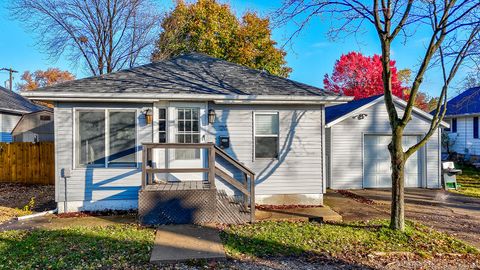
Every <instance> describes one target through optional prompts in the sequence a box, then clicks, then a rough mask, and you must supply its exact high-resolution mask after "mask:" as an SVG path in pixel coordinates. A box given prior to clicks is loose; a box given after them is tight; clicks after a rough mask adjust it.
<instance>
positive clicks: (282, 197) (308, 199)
mask: <svg viewBox="0 0 480 270" xmlns="http://www.w3.org/2000/svg"><path fill="white" fill-rule="evenodd" d="M255 202H256V203H257V204H269V205H323V194H275V195H256V196H255Z"/></svg>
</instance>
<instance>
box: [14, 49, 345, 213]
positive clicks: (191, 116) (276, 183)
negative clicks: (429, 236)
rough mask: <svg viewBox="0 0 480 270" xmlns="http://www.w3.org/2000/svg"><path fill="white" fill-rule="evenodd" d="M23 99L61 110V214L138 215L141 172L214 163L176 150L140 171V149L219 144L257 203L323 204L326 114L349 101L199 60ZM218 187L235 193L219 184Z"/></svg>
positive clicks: (179, 177) (173, 177)
mask: <svg viewBox="0 0 480 270" xmlns="http://www.w3.org/2000/svg"><path fill="white" fill-rule="evenodd" d="M22 94H23V95H24V96H26V97H29V98H31V99H34V100H43V101H53V102H54V104H55V108H54V116H55V121H54V122H55V153H56V154H55V157H56V166H55V167H56V197H55V199H56V201H57V203H58V208H59V211H60V212H62V211H64V210H65V208H66V209H67V210H68V211H78V210H100V209H111V208H114V209H134V208H137V207H138V204H139V202H138V198H139V190H140V186H141V179H145V178H143V177H144V174H142V169H143V170H144V172H145V171H146V170H147V169H148V168H151V166H153V167H156V168H158V169H157V172H165V169H162V168H167V169H168V168H191V167H196V166H198V165H200V166H202V165H204V164H205V163H206V162H209V161H210V160H209V157H208V155H207V153H206V151H204V150H202V151H200V150H195V149H189V150H179V149H170V150H168V151H165V152H162V153H160V154H159V153H157V152H156V153H155V154H154V156H153V157H151V158H152V160H153V162H152V163H151V164H141V160H142V154H143V153H142V149H145V147H146V145H143V147H142V144H143V143H178V144H184V143H187V144H186V145H189V146H192V147H194V146H195V144H197V145H198V144H199V143H204V142H214V143H216V144H217V145H221V146H222V147H223V148H224V149H223V150H224V151H225V152H226V154H227V155H228V156H230V157H232V158H233V159H235V160H238V161H239V162H241V163H242V164H243V165H242V166H246V167H248V168H249V169H250V170H252V171H254V172H255V198H256V201H257V203H260V204H283V203H285V204H322V202H323V194H324V193H325V191H326V182H325V180H326V177H325V169H324V168H325V167H324V165H325V161H324V154H325V150H324V145H325V143H324V140H325V134H324V132H325V122H324V118H325V115H324V112H325V106H326V105H335V104H340V103H345V102H347V101H350V100H351V97H342V96H338V95H337V94H334V93H331V92H328V91H325V90H323V89H319V88H315V87H312V86H308V85H305V84H302V83H298V82H295V81H292V80H289V79H285V78H281V77H277V76H272V75H269V74H267V73H265V72H261V71H257V70H253V69H249V68H246V67H243V66H240V65H237V64H233V63H230V62H226V61H223V60H220V59H216V58H212V57H209V56H206V55H203V54H196V53H193V54H186V55H182V56H179V57H176V58H173V59H170V60H167V61H163V62H157V63H152V64H148V65H144V66H140V67H136V68H132V69H129V70H123V71H119V72H115V73H111V74H106V75H102V76H98V77H92V78H86V79H80V80H75V81H70V82H66V83H62V84H58V85H55V86H51V87H45V88H41V89H37V90H36V91H29V92H23V93H22ZM150 117H152V118H153V119H152V121H151V122H150ZM209 122H210V123H209ZM145 152H146V153H148V152H147V151H145ZM145 155H146V154H145ZM163 163H166V164H165V167H162V166H164V164H163ZM144 165H146V167H145V166H144ZM343 165H344V166H346V168H347V169H346V170H350V168H348V166H349V164H343ZM157 166H158V167H157ZM62 169H63V174H62ZM344 169H345V167H344ZM185 170H187V169H185ZM62 175H63V176H66V177H67V179H63V178H62ZM233 176H234V177H236V178H237V179H238V180H239V181H240V182H241V181H243V179H242V178H238V177H237V175H233ZM201 177H203V176H202V175H200V176H199V175H194V174H193V173H184V174H180V173H175V174H173V173H172V174H170V175H168V176H165V175H162V174H160V175H159V174H156V177H155V178H156V179H157V180H158V179H160V180H168V181H172V182H175V183H177V182H178V181H186V180H204V179H202V178H201ZM227 178H228V177H227ZM160 180H158V181H160ZM65 182H66V183H67V187H66V195H67V196H65ZM147 184H148V183H147ZM215 185H216V188H217V189H224V190H225V191H226V192H227V193H228V194H233V191H232V190H231V186H229V185H228V184H225V183H224V182H223V181H221V179H218V177H217V179H216V181H215ZM177 187H178V186H177ZM65 198H67V200H68V203H67V204H65V203H64V202H65V200H66V199H65ZM175 202H176V201H175ZM177 206H178V204H177Z"/></svg>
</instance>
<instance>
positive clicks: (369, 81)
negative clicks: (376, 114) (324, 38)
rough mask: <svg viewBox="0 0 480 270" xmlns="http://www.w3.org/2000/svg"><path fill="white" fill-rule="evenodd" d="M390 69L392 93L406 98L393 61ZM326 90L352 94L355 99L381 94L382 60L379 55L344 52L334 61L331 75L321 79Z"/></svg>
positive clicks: (347, 94)
mask: <svg viewBox="0 0 480 270" xmlns="http://www.w3.org/2000/svg"><path fill="white" fill-rule="evenodd" d="M390 67H391V71H392V93H393V94H394V95H395V96H398V97H400V98H402V97H403V98H408V96H407V95H406V94H405V92H406V91H405V90H406V88H405V87H403V86H402V83H401V81H400V80H399V79H398V74H397V68H396V67H395V61H391V62H390ZM323 83H324V85H325V89H326V90H330V91H333V92H336V93H342V94H344V95H346V96H354V97H355V99H361V98H366V97H370V96H374V95H380V94H383V93H384V91H383V81H382V62H381V59H380V56H379V55H374V56H373V57H368V56H364V55H363V54H361V53H359V52H350V53H348V54H344V55H342V56H341V57H340V59H339V60H337V62H336V63H335V66H334V68H333V73H332V75H331V76H328V74H325V78H324V79H323Z"/></svg>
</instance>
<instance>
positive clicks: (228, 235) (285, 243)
mask: <svg viewBox="0 0 480 270" xmlns="http://www.w3.org/2000/svg"><path fill="white" fill-rule="evenodd" d="M222 239H223V240H224V243H225V248H226V250H227V252H228V254H229V255H231V256H234V257H236V256H240V257H241V256H244V255H246V256H253V257H265V256H295V255H299V254H302V253H311V254H325V253H326V254H330V255H348V256H361V257H363V256H367V255H368V254H372V253H378V252H411V253H414V254H418V255H421V256H427V257H428V256H434V255H436V254H439V253H440V254H446V253H459V254H477V252H478V251H477V250H476V249H475V248H474V247H471V246H469V245H467V244H464V243H463V242H460V241H458V240H456V239H455V238H453V237H450V236H448V235H446V234H444V233H439V232H437V231H435V230H432V229H430V228H428V227H426V226H423V225H420V224H417V223H412V222H408V225H407V229H406V231H405V232H404V233H402V232H396V231H392V230H390V229H389V228H388V227H387V222H386V221H377V222H373V223H364V222H355V223H342V224H319V223H314V222H261V223H256V224H253V225H235V226H229V227H227V228H226V229H225V230H224V232H223V233H222Z"/></svg>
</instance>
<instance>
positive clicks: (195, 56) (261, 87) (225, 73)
mask: <svg viewBox="0 0 480 270" xmlns="http://www.w3.org/2000/svg"><path fill="white" fill-rule="evenodd" d="M36 91H37V92H51V93H56V92H59V93H60V92H64V93H65V92H69V93H79V92H80V93H113V94H115V93H130V94H132V93H159V94H216V95H298V96H337V94H335V93H332V92H329V91H326V90H323V89H321V88H317V87H313V86H309V85H306V84H303V83H299V82H296V81H292V80H289V79H286V78H282V77H278V76H274V75H270V74H268V73H266V72H262V71H259V70H254V69H250V68H247V67H244V66H241V65H237V64H234V63H231V62H227V61H224V60H221V59H218V58H214V57H210V56H208V55H205V54H200V53H190V54H184V55H180V56H178V57H175V58H172V59H169V60H166V61H161V62H155V63H151V64H147V65H144V66H139V67H135V68H132V69H127V70H122V71H118V72H114V73H110V74H106V75H102V76H97V77H90V78H85V79H79V80H74V81H69V82H65V83H61V84H57V85H54V86H49V87H44V88H41V89H38V90H36Z"/></svg>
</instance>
